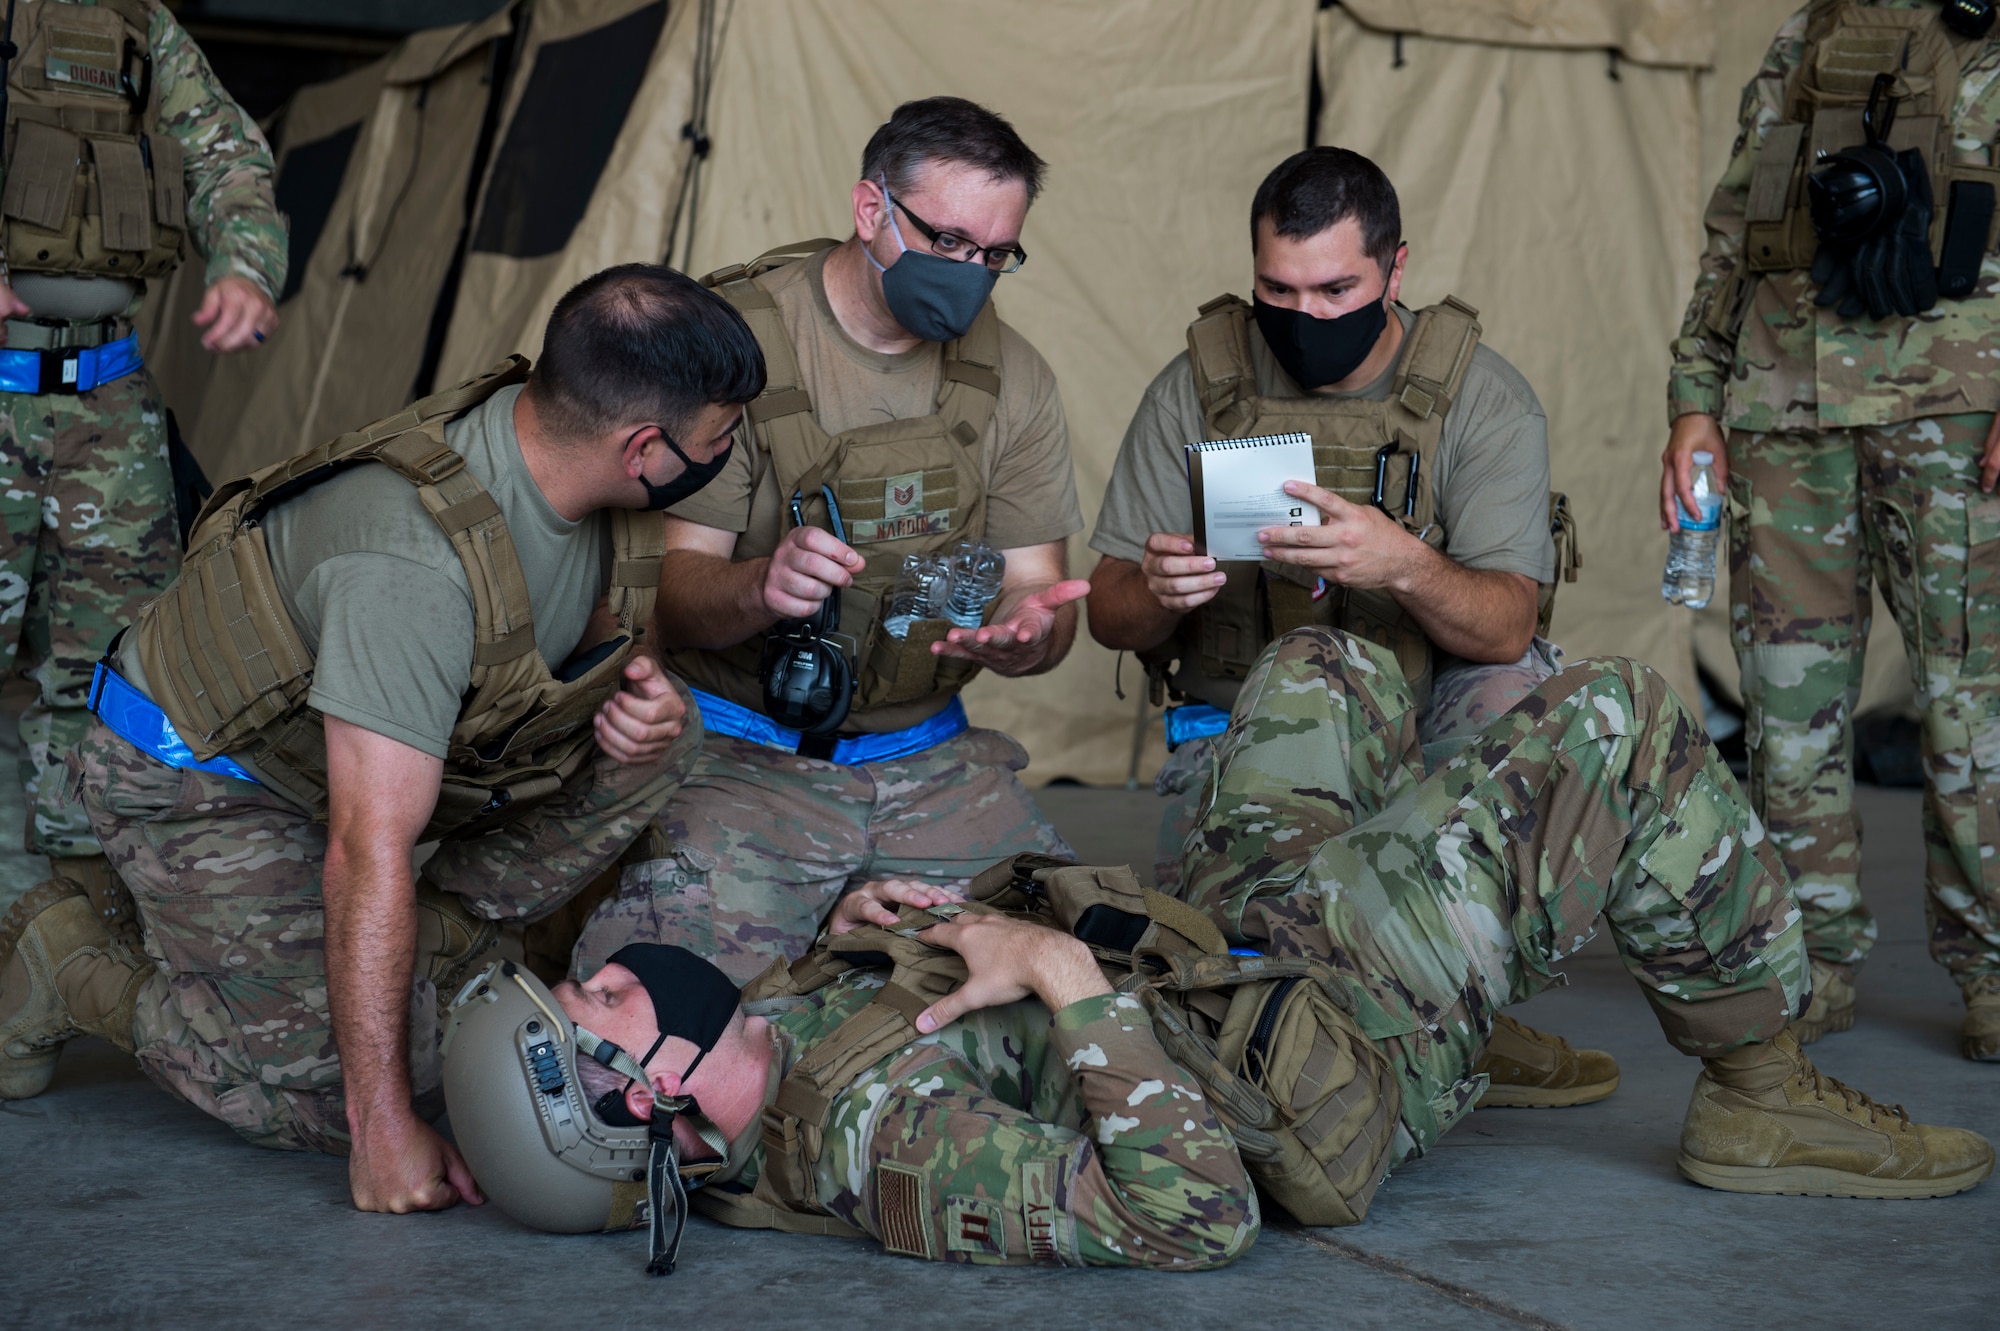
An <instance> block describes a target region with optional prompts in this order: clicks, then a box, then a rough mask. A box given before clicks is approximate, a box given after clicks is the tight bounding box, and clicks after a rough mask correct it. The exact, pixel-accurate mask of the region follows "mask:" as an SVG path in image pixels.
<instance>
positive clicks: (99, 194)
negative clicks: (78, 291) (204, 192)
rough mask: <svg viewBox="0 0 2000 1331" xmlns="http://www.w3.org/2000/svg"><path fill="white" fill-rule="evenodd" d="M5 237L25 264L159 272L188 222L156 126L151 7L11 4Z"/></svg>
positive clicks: (2, 209) (181, 183)
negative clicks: (12, 45)
mask: <svg viewBox="0 0 2000 1331" xmlns="http://www.w3.org/2000/svg"><path fill="white" fill-rule="evenodd" d="M8 12H9V16H10V18H11V19H12V24H13V33H12V40H13V41H14V43H15V44H16V46H17V47H18V54H16V55H15V56H14V57H13V59H12V60H10V61H9V62H8V66H7V85H8V99H7V124H6V126H5V144H6V157H7V160H6V169H5V187H4V190H0V247H4V250H5V253H6V256H7V260H8V262H9V264H10V265H11V266H12V267H13V268H15V269H17V270H20V271H23V272H44V273H65V274H77V275H90V274H95V275H102V276H106V277H118V278H149V277H159V276H163V275H164V274H166V273H168V272H170V271H172V269H173V267H174V265H175V264H176V263H177V262H178V261H179V258H180V252H181V240H182V237H183V235H184V234H185V232H186V229H187V186H186V180H185V175H184V160H183V154H182V150H181V146H180V142H179V141H178V140H177V139H175V138H174V137H173V136H172V135H171V134H169V133H167V132H166V131H165V130H164V129H163V128H162V126H161V121H160V94H159V80H158V79H156V78H155V77H154V71H153V57H152V45H151V26H152V13H151V11H150V10H149V9H148V8H147V7H146V6H145V5H142V4H137V3H134V2H133V0H105V2H104V3H99V4H95V5H81V4H68V3H59V2H58V0H41V2H40V3H36V4H20V5H10V6H9V7H8Z"/></svg>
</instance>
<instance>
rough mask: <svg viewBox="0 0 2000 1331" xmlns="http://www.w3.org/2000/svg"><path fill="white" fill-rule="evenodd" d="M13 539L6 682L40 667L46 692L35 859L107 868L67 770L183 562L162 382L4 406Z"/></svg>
mask: <svg viewBox="0 0 2000 1331" xmlns="http://www.w3.org/2000/svg"><path fill="white" fill-rule="evenodd" d="M0 528H4V532H3V533H0V541H4V546H0V673H5V672H7V671H11V670H12V669H13V668H14V667H15V665H16V663H17V662H20V661H33V662H35V663H36V665H35V667H34V670H33V676H32V677H33V679H34V681H35V683H36V684H38V685H39V686H40V693H39V694H38V696H37V697H36V699H35V701H34V702H33V703H31V704H29V706H28V708H27V710H26V711H25V712H23V713H22V714H21V766H20V774H21V785H22V788H23V793H24V794H25V795H26V802H27V805H28V808H29V826H28V829H27V837H26V845H27V849H29V850H30V851H34V852H37V853H39V854H44V855H95V854H96V853H97V849H98V847H97V840H96V838H95V837H94V836H92V835H91V831H90V824H89V822H88V821H87V820H86V819H85V817H84V814H83V809H82V807H81V806H79V805H78V804H77V803H76V802H75V801H74V800H71V799H68V798H67V797H66V792H67V790H68V788H69V783H68V782H67V781H65V780H63V777H62V772H61V769H62V765H63V756H64V754H66V753H67V752H68V750H69V748H70V746H71V745H72V744H74V743H76V741H77V740H78V739H80V738H82V736H83V732H84V728H85V726H86V725H87V723H88V722H89V720H90V713H89V712H88V711H86V710H85V708H84V703H85V701H86V700H87V698H88V696H89V692H90V673H91V667H92V666H93V665H95V664H96V662H97V658H99V657H100V656H102V655H104V649H105V648H106V647H107V646H109V645H110V643H111V639H112V637H113V635H115V634H116V633H117V632H118V630H119V629H120V628H123V627H124V626H125V625H126V624H128V623H130V622H131V621H132V620H133V619H135V618H137V617H138V613H139V609H140V607H141V606H143V605H145V604H146V602H148V601H150V600H151V599H153V597H155V596H157V595H158V594H159V593H160V592H161V591H163V590H164V589H165V588H166V585H167V584H168V582H170V581H172V579H173V576H174V571H175V569H176V568H177V567H178V566H179V562H180V561H179V555H180V548H179V547H180V542H179V540H178V533H177V532H176V530H175V527H174V499H173V476H172V473H171V471H170V470H169V467H168V463H167V421H166V413H165V411H164V410H163V409H162V408H161V405H160V391H159V388H158V387H157V386H156V385H155V384H154V383H153V376H152V375H151V374H150V373H148V372H147V371H145V370H143V369H142V370H138V371H136V372H134V373H132V374H128V375H126V376H124V377H123V378H121V379H114V380H113V381H112V382H110V383H108V384H105V385H103V386H102V387H99V388H93V389H91V390H90V391H89V392H87V393H78V394H76V395H75V396H68V395H65V394H60V393H45V394H29V393H0ZM51 772H53V773H54V779H52V780H44V777H45V776H47V775H49V774H50V773H51Z"/></svg>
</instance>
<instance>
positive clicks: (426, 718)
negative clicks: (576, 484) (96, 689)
mask: <svg viewBox="0 0 2000 1331" xmlns="http://www.w3.org/2000/svg"><path fill="white" fill-rule="evenodd" d="M520 394H521V389H520V387H519V386H518V385H516V386H512V387H508V388H503V389H501V390H500V391H499V392H498V393H495V394H494V395H493V396H492V397H491V398H488V399H487V400H486V401H485V402H483V403H481V404H480V405H479V406H477V407H475V408H473V409H472V410H471V411H470V412H467V413H466V414H465V415H464V416H461V417H459V418H458V419H457V420H455V421H452V422H451V423H449V424H448V425H446V426H445V432H444V437H445V442H446V443H447V444H448V445H450V446H451V448H452V449H454V450H455V451H457V452H458V453H459V454H460V455H461V456H463V457H464V458H465V466H466V470H468V471H469V472H471V473H472V475H473V476H474V477H476V478H477V479H478V481H479V483H480V484H481V485H483V486H485V487H486V490H487V492H488V493H489V494H491V495H492V496H493V501H494V502H495V503H496V504H498V505H499V506H500V513H501V516H502V517H503V518H505V519H506V522H507V531H508V534H509V535H511V536H512V537H513V538H514V548H515V550H516V551H517V552H518V553H519V556H520V560H521V572H522V574H523V576H524V577H525V578H526V579H527V584H528V603H529V605H530V606H532V607H533V611H534V620H535V645H536V646H537V648H539V649H540V651H541V653H542V659H543V660H544V661H546V662H548V664H549V667H550V668H551V669H556V668H557V667H559V666H560V664H561V663H562V662H563V661H564V660H565V659H567V658H568V656H569V655H570V653H571V652H572V651H574V650H575V648H576V644H577V641H578V640H579V639H580V638H581V637H582V636H583V630H584V626H585V624H586V623H587V621H588V620H589V618H590V612H591V610H592V609H593V608H594V607H595V606H596V604H597V602H598V600H599V598H601V597H602V596H603V595H604V591H605V588H606V587H607V586H608V585H609V582H610V577H611V524H610V521H609V519H608V517H607V516H606V515H605V514H604V513H602V512H596V513H590V514H587V515H586V516H585V517H584V518H583V519H582V520H581V521H577V522H571V521H569V520H568V519H567V518H565V517H563V516H562V515H561V514H560V513H558V512H556V510H555V508H554V507H553V506H552V505H551V504H550V503H549V501H548V499H547V498H546V497H545V496H544V495H543V494H542V491H541V487H539V486H538V485H536V484H535V478H534V476H533V475H531V474H530V473H529V471H528V465H527V463H526V461H524V460H523V459H522V457H521V445H520V442H519V440H518V439H516V437H515V435H514V402H515V399H516V398H518V397H519V396H520ZM263 522H264V535H265V540H266V543H267V544H268V546H269V548H270V552H271V570H272V572H273V574H275V575H276V578H277V583H278V592H279V595H280V596H281V597H282V598H283V600H284V603H285V613H286V614H288V615H290V616H291V620H292V623H293V625H294V626H295V627H296V628H297V629H298V631H299V636H300V637H301V638H303V639H304V640H305V644H306V647H307V648H308V649H309V650H311V652H312V653H313V655H314V665H313V679H312V689H311V691H310V692H309V693H308V694H307V695H306V701H307V702H308V703H309V704H310V705H312V706H313V707H315V708H317V709H318V710H319V711H321V712H322V713H324V714H325V715H327V716H337V717H339V718H340V719H341V720H343V721H348V722H351V723H352V724H354V725H357V726H360V727H361V728H362V729H364V730H371V731H373V732H375V733H376V734H378V735H386V736H388V737H389V738H390V739H393V740H399V741H401V742H402V743H404V744H407V745H409V746H410V747H411V748H414V749H421V750H422V751H423V752H425V753H428V754H430V755H432V756H433V757H438V758H442V757H444V756H445V752H446V749H447V745H448V741H449V739H450V737H451V731H452V727H453V726H454V725H456V724H457V722H458V714H459V708H460V705H461V703H462V701H463V698H464V695H465V692H466V690H467V689H468V688H469V687H470V686H471V683H472V641H473V609H472V585H471V583H470V582H468V581H467V580H466V576H465V565H464V564H463V563H462V562H461V561H460V560H459V557H458V554H457V552H456V551H455V550H454V549H453V548H452V544H451V538H450V537H448V536H446V535H445V534H444V529H443V528H441V527H439V526H438V524H437V520H436V519H435V518H433V517H432V516H431V515H430V513H429V511H428V510H426V509H425V508H424V506H423V501H422V500H421V499H419V498H418V496H417V488H416V487H415V486H414V485H411V484H410V483H409V482H408V481H406V480H404V479H403V478H402V477H400V476H398V475H396V474H395V473H394V472H392V471H390V470H389V469H388V468H387V467H377V466H361V467H353V468H350V469H349V470H347V471H345V472H342V473H340V474H339V475H337V476H335V477H333V478H332V479H331V480H327V481H324V482H322V483H320V484H319V485H316V486H314V487H313V488H312V489H310V490H308V491H306V492H305V493H304V494H302V495H298V496H296V497H295V498H292V499H288V500H285V501H284V502H283V503H280V504H278V505H277V506H275V507H274V508H272V509H271V511H270V512H269V513H267V514H266V515H265V516H264V519H263ZM135 656H136V652H134V651H132V650H131V649H130V647H129V645H128V647H127V650H125V651H124V652H123V653H122V660H121V663H120V669H121V673H124V674H125V675H126V676H127V677H128V678H130V679H132V681H133V683H135V684H138V685H139V686H140V687H142V688H143V687H144V683H143V679H142V677H141V676H140V675H138V674H137V673H135V672H136V667H137V662H136V660H134V659H133V658H134V657H135ZM232 756H237V755H232Z"/></svg>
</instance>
